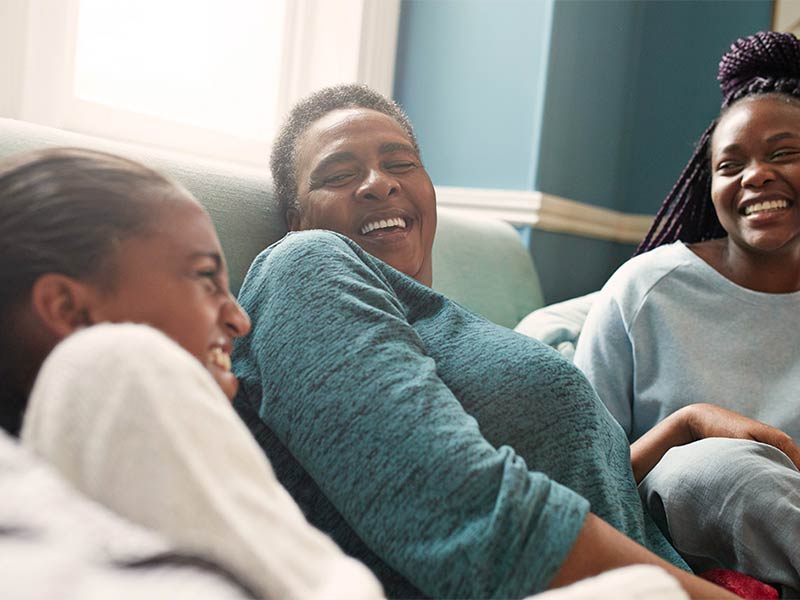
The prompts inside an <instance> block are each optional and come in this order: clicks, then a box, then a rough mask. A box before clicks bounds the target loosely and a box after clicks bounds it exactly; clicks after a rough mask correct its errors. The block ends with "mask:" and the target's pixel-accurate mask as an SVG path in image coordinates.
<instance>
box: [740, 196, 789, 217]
mask: <svg viewBox="0 0 800 600" xmlns="http://www.w3.org/2000/svg"><path fill="white" fill-rule="evenodd" d="M787 206H789V203H788V202H787V201H786V200H768V201H767V202H756V203H755V204H751V205H750V206H746V207H745V209H744V214H745V216H746V217H747V216H750V215H752V214H753V213H757V212H764V211H767V210H776V209H779V208H786V207H787Z"/></svg>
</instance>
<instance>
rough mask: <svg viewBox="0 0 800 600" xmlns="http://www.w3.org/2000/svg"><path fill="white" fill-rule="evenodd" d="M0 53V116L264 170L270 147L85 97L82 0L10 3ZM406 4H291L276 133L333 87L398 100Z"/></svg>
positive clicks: (299, 0) (295, 0)
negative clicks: (78, 67) (5, 62)
mask: <svg viewBox="0 0 800 600" xmlns="http://www.w3.org/2000/svg"><path fill="white" fill-rule="evenodd" d="M5 1H6V2H7V4H5V5H4V7H3V8H2V9H0V17H2V18H0V39H4V40H5V42H3V43H0V50H3V49H7V50H8V51H9V52H8V54H7V55H8V56H10V57H12V61H11V62H10V63H9V64H10V66H7V67H6V72H5V73H3V72H2V71H0V76H4V77H7V79H8V81H9V83H10V85H9V86H8V87H7V88H6V90H5V91H2V92H0V116H8V117H11V118H17V119H22V120H25V121H31V122H35V123H40V124H43V125H49V126H52V127H58V128H62V129H69V130H72V131H77V132H81V133H87V134H91V135H96V136H101V137H107V138H113V139H117V140H122V141H126V142H134V143H138V144H143V145H148V146H155V147H159V148H164V149H169V150H176V151H181V152H186V153H190V154H196V155H199V156H203V157H206V158H213V159H218V160H224V161H230V162H236V163H240V164H245V165H249V166H258V167H264V166H265V165H266V164H267V160H268V156H269V145H270V144H269V142H266V141H265V142H258V141H253V140H245V139H242V138H240V137H238V136H235V135H233V134H227V133H224V132H219V131H213V130H210V129H205V128H202V127H197V126H192V125H188V124H183V123H177V122H174V121H170V120H168V119H165V118H160V117H155V116H149V115H142V114H138V113H135V112H133V111H129V110H125V109H120V108H115V107H111V106H107V105H103V104H100V103H96V102H90V101H87V100H82V99H79V98H77V97H76V96H75V95H74V94H73V92H72V90H73V87H74V86H73V84H74V68H75V64H74V57H75V48H76V39H77V38H76V35H77V24H78V8H79V0H59V1H58V2H53V1H52V0H5ZM399 20H400V0H336V1H335V2H331V1H330V0H286V9H285V15H284V41H283V58H282V65H281V72H280V79H279V81H278V82H277V85H278V102H277V110H276V114H275V115H272V120H273V128H272V129H273V131H275V130H276V129H277V126H278V125H279V124H280V122H281V120H282V118H283V116H284V115H285V113H286V111H287V110H288V109H289V108H290V107H291V106H292V105H293V104H294V103H295V102H296V101H297V100H299V99H300V98H302V97H304V96H306V95H307V94H308V93H310V92H311V91H313V90H316V89H319V88H321V87H324V86H326V85H332V84H335V83H342V82H360V83H365V84H367V85H369V86H371V87H373V88H375V89H376V90H377V91H379V92H381V93H383V94H385V95H387V96H391V94H392V88H393V84H394V62H395V55H396V45H397V31H398V26H399Z"/></svg>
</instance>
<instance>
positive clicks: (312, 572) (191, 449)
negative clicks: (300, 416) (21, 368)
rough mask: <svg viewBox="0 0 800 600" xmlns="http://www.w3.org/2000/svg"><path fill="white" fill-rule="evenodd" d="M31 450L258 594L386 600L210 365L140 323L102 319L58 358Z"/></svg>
mask: <svg viewBox="0 0 800 600" xmlns="http://www.w3.org/2000/svg"><path fill="white" fill-rule="evenodd" d="M22 439H23V442H24V443H25V445H26V446H28V447H30V448H31V449H32V450H33V451H34V452H35V453H36V454H38V455H39V456H41V457H43V458H44V459H45V460H47V461H48V462H49V463H50V464H52V465H53V466H55V467H56V469H57V470H59V471H60V472H61V474H62V475H63V476H64V477H65V478H66V479H68V480H69V481H70V482H71V483H72V484H73V485H75V486H76V487H77V488H78V489H80V490H81V491H82V492H84V493H85V494H87V495H88V496H90V497H91V498H93V499H95V500H97V501H99V502H100V503H101V504H104V505H105V506H107V507H109V508H110V509H112V510H113V511H115V512H117V513H118V514H120V515H122V516H123V517H125V518H127V519H129V520H131V521H133V522H135V523H138V524H140V525H143V526H145V527H149V528H151V529H154V530H156V531H159V532H160V533H162V534H163V535H164V536H165V537H166V538H167V539H169V540H170V541H172V542H173V543H174V544H175V545H176V546H177V547H178V548H179V549H183V550H188V551H192V552H196V553H200V554H202V555H204V556H207V557H209V558H212V559H214V560H215V561H216V562H218V563H219V564H221V565H223V566H225V567H227V568H228V569H229V570H230V571H231V572H233V573H234V574H236V575H237V576H238V577H239V579H240V580H242V581H244V582H246V583H248V584H249V585H250V586H251V588H252V589H253V590H254V591H256V593H257V595H258V596H259V597H264V598H303V599H305V598H314V599H318V600H333V599H342V600H343V599H345V598H347V599H348V600H349V599H351V598H361V599H364V600H367V599H375V598H380V597H381V596H382V591H381V588H380V585H379V584H378V582H377V581H376V580H375V578H374V577H373V576H372V574H371V573H370V572H369V571H368V570H367V569H366V568H365V567H364V566H363V565H361V564H359V563H358V562H356V561H355V560H353V559H351V558H348V557H347V556H345V555H344V554H343V553H342V552H341V550H339V549H338V548H337V547H336V545H335V544H334V543H333V542H332V541H331V540H330V539H329V538H327V537H326V536H324V535H323V534H322V533H321V532H319V531H317V530H315V529H314V528H313V527H311V526H310V525H309V524H308V523H307V522H306V520H305V518H304V517H303V515H302V513H301V511H300V510H299V508H298V507H297V505H296V504H295V503H294V502H293V501H292V499H291V497H290V496H289V494H288V493H287V492H286V490H285V489H283V488H282V487H281V485H280V484H279V483H278V481H277V479H276V478H275V476H274V474H273V472H272V469H271V467H270V465H269V463H268V462H267V461H266V460H265V459H264V455H263V454H262V452H261V449H260V448H259V447H258V445H257V444H256V443H255V441H254V440H253V439H252V436H251V435H250V434H249V432H248V430H247V429H246V427H245V426H244V424H243V423H242V422H241V421H240V420H239V419H238V417H237V416H236V414H235V412H234V411H233V410H232V408H231V406H230V404H229V402H228V401H227V399H226V398H225V396H224V395H223V394H222V391H221V390H220V389H219V387H218V386H217V384H216V383H215V381H214V380H213V378H212V377H211V375H210V374H209V373H208V372H207V371H206V370H205V369H204V368H203V367H202V366H201V364H200V363H199V361H197V360H196V359H195V358H194V357H192V356H190V355H189V354H188V353H187V352H186V351H184V350H183V349H182V348H180V347H179V346H178V345H177V344H175V343H174V342H172V341H171V340H170V339H168V338H167V337H166V336H164V335H163V334H161V333H160V332H157V331H155V330H153V329H151V328H149V327H145V326H141V325H99V326H95V327H91V328H89V329H88V330H86V331H83V332H80V333H78V334H76V335H74V336H71V337H70V338H68V339H67V340H65V341H64V342H62V343H61V344H60V345H59V346H58V347H57V348H56V349H55V350H54V351H53V353H52V354H51V355H50V356H49V357H48V359H47V361H46V362H45V364H44V366H43V367H42V370H41V372H40V374H39V377H38V379H37V382H36V385H35V387H34V390H33V392H32V395H31V400H30V404H29V407H28V412H27V414H26V418H25V422H24V425H23V431H22Z"/></svg>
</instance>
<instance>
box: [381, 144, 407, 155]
mask: <svg viewBox="0 0 800 600" xmlns="http://www.w3.org/2000/svg"><path fill="white" fill-rule="evenodd" d="M378 152H379V153H380V154H390V153H392V152H410V153H411V154H413V155H414V156H417V151H416V150H415V149H414V146H412V145H411V144H405V143H402V142H386V143H385V144H381V145H380V146H379V147H378Z"/></svg>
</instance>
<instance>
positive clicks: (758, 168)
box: [742, 161, 775, 187]
mask: <svg viewBox="0 0 800 600" xmlns="http://www.w3.org/2000/svg"><path fill="white" fill-rule="evenodd" d="M774 179H775V173H774V172H773V169H772V166H771V165H769V164H767V163H765V162H763V161H753V162H752V163H750V164H749V165H748V166H747V167H745V169H744V172H743V173H742V187H761V186H762V185H764V184H765V183H767V182H769V181H772V180H774Z"/></svg>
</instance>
